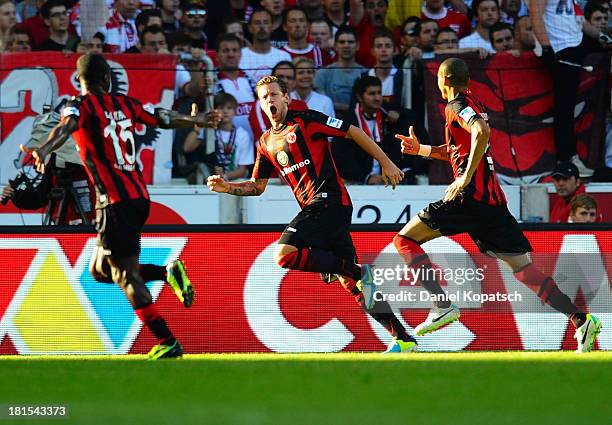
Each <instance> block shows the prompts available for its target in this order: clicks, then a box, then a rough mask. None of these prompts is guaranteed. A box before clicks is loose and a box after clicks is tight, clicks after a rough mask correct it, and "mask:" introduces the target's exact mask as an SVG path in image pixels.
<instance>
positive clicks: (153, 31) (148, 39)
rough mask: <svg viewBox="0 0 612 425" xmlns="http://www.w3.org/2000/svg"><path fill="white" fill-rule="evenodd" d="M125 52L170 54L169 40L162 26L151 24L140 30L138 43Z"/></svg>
mask: <svg viewBox="0 0 612 425" xmlns="http://www.w3.org/2000/svg"><path fill="white" fill-rule="evenodd" d="M125 53H144V54H149V55H151V54H153V55H155V54H168V53H170V50H168V42H167V41H166V35H165V34H164V31H163V30H162V27H161V26H156V25H153V26H149V27H145V28H143V29H142V31H139V32H138V44H137V45H135V46H132V47H130V48H129V49H127V50H126V51H125Z"/></svg>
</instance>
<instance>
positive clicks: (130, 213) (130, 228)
mask: <svg viewBox="0 0 612 425" xmlns="http://www.w3.org/2000/svg"><path fill="white" fill-rule="evenodd" d="M150 204H151V203H150V202H149V200H147V199H132V200H129V201H122V202H117V203H115V204H110V205H107V206H106V207H104V208H101V209H97V210H96V230H97V232H98V241H97V245H98V246H101V247H103V248H104V250H105V251H106V254H107V255H109V256H110V257H111V258H126V257H133V256H138V255H139V254H140V233H141V231H142V226H144V224H145V222H146V221H147V217H149V207H150Z"/></svg>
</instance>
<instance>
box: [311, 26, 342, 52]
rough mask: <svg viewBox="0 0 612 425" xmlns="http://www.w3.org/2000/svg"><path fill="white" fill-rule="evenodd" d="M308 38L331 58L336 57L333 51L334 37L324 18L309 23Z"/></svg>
mask: <svg viewBox="0 0 612 425" xmlns="http://www.w3.org/2000/svg"><path fill="white" fill-rule="evenodd" d="M310 39H311V40H312V42H313V43H314V45H315V46H317V47H318V48H319V49H321V51H322V52H323V54H324V55H328V56H329V57H330V58H331V59H332V60H334V58H335V57H336V52H334V37H333V35H332V30H331V27H330V26H329V24H328V23H327V21H326V20H325V19H318V20H316V21H312V22H311V23H310Z"/></svg>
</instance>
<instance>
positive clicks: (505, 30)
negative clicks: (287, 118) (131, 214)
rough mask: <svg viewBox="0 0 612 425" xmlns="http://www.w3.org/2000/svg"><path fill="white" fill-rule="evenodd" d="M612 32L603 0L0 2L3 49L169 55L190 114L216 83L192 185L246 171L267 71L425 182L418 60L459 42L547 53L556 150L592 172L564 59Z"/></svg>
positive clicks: (262, 126)
mask: <svg viewBox="0 0 612 425" xmlns="http://www.w3.org/2000/svg"><path fill="white" fill-rule="evenodd" d="M85 9H87V10H88V12H89V13H81V10H85ZM551 10H552V12H551ZM92 11H94V12H96V11H97V12H99V13H94V15H97V19H98V20H99V17H100V16H107V17H108V18H107V20H106V22H101V24H100V26H99V27H97V28H96V30H95V31H91V30H87V31H86V30H85V29H86V28H87V27H88V26H89V27H91V25H93V24H95V22H98V21H96V20H95V19H94V20H92V19H91V16H92V13H91V12H92ZM90 21H91V22H90ZM609 32H610V3H609V2H608V1H607V0H589V1H588V2H583V3H581V4H580V5H578V4H574V3H573V2H572V1H571V0H555V1H553V0H530V1H528V2H525V1H524V0H500V1H499V2H498V1H497V0H473V1H472V0H447V1H444V0H423V1H421V0H227V1H217V0H208V1H206V0H200V1H189V0H140V1H138V0H115V1H114V2H113V1H112V0H82V1H81V3H79V2H77V1H74V0H47V1H44V0H22V1H16V0H0V52H28V51H60V52H65V53H67V54H68V53H70V52H76V53H82V52H107V53H126V54H174V55H177V56H178V57H179V64H178V65H177V68H176V99H175V100H176V102H175V106H176V107H177V108H178V109H179V110H181V109H182V110H183V112H188V111H189V108H190V106H191V104H192V102H194V101H195V102H197V103H198V104H199V105H200V107H201V109H204V108H205V107H206V102H207V101H208V102H209V100H207V94H209V93H208V89H207V88H208V87H209V86H210V87H214V89H213V92H214V95H215V98H214V105H215V106H216V107H218V108H219V109H221V110H222V111H223V116H224V120H223V124H222V126H221V127H220V128H219V129H218V130H217V131H216V132H215V146H216V148H215V152H210V151H208V150H207V148H206V146H207V144H206V137H207V136H206V132H205V131H203V130H202V129H198V128H196V129H195V130H178V131H177V132H176V135H175V143H174V154H173V163H174V169H173V173H174V174H175V175H176V176H179V177H186V178H187V179H188V181H190V182H195V183H202V177H204V178H205V177H206V174H207V173H220V172H222V173H223V174H225V175H226V176H227V177H228V178H229V179H241V178H244V177H246V176H248V170H249V167H251V165H252V164H253V162H254V144H255V143H256V141H257V140H258V138H259V136H260V135H261V134H262V133H263V132H264V131H265V130H266V128H267V126H268V125H269V122H268V119H267V117H266V116H265V114H263V112H262V110H261V107H260V106H259V104H258V103H257V101H256V97H255V95H254V91H253V89H254V87H255V84H256V82H257V81H258V80H259V79H260V78H261V77H262V76H265V75H268V74H274V75H276V76H278V77H279V78H282V79H283V80H284V81H285V82H286V84H287V85H288V87H289V88H290V98H291V105H290V108H291V109H296V110H298V109H305V108H310V109H315V110H318V111H321V112H323V113H325V114H327V115H329V116H332V117H340V118H343V119H346V120H349V121H350V122H351V123H353V124H354V125H356V126H359V127H361V128H362V129H363V130H364V131H365V132H366V133H367V134H368V135H370V136H371V137H372V138H373V139H374V140H375V141H376V142H378V143H380V144H381V146H382V147H384V150H385V152H386V153H387V154H388V156H389V157H390V158H392V159H393V160H394V161H395V162H396V164H397V165H398V166H399V167H400V168H401V169H402V170H403V171H404V172H405V175H406V178H405V181H404V182H403V183H405V184H411V183H412V184H414V183H416V182H423V181H425V182H426V181H427V179H426V177H425V178H421V176H426V175H427V168H428V163H429V161H427V160H424V159H415V158H405V157H403V156H402V155H401V152H400V145H399V143H397V141H396V140H394V135H395V133H403V134H407V133H408V128H409V126H414V128H415V131H416V132H417V135H418V136H419V139H420V140H423V141H425V143H429V136H428V133H427V119H426V111H425V93H424V91H423V78H424V76H423V66H422V62H423V61H426V60H428V59H432V58H435V57H436V55H444V54H462V53H475V54H477V55H479V56H480V57H481V58H487V57H491V56H492V55H510V56H512V57H516V58H518V57H521V56H524V55H536V54H537V55H538V56H541V60H542V61H544V62H545V63H546V64H547V66H549V67H550V69H551V76H552V80H553V90H554V95H555V109H554V128H555V145H556V155H557V160H558V161H560V162H561V161H569V162H571V163H572V164H574V165H575V166H576V167H577V169H578V172H579V176H580V177H583V178H584V177H586V178H588V177H590V176H591V175H592V174H593V170H591V169H589V168H587V167H586V166H585V164H584V163H583V162H582V161H581V159H580V158H579V157H578V155H577V152H576V137H575V136H574V130H573V126H572V124H573V113H574V105H575V102H576V91H577V89H578V81H579V78H578V73H579V69H578V68H577V67H572V66H563V65H562V64H561V63H560V62H559V61H560V60H561V61H568V62H572V63H581V61H582V60H583V58H584V57H585V56H586V55H587V54H588V53H591V52H598V51H605V50H606V49H607V48H608V47H610V46H611V45H612V38H610V37H609V35H608V34H609ZM205 55H206V56H209V57H210V58H211V59H212V60H213V62H214V67H215V73H214V78H210V77H209V78H206V77H205V73H204V72H203V71H204V70H205V66H206V65H205V61H204V60H203V57H204V56H205ZM209 134H210V132H209ZM209 137H210V136H209ZM602 143H603V141H602ZM332 146H333V149H334V151H336V152H337V158H338V161H337V166H338V167H339V170H340V173H341V175H342V176H343V178H345V179H346V181H347V182H350V183H353V184H381V183H382V178H381V175H380V166H379V164H377V163H376V161H372V160H371V159H370V160H369V161H366V160H362V159H363V158H361V156H362V154H363V152H360V151H359V149H358V148H357V147H356V146H352V145H350V144H342V145H341V144H333V141H332ZM606 156H612V155H606ZM610 162H611V164H607V165H612V161H610ZM550 171H551V172H552V171H553V170H550Z"/></svg>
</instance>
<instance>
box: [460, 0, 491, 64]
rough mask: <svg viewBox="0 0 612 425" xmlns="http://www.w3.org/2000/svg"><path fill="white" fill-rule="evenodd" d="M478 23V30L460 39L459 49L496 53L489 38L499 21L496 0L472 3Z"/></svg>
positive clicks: (479, 0) (477, 0)
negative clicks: (471, 48)
mask: <svg viewBox="0 0 612 425" xmlns="http://www.w3.org/2000/svg"><path fill="white" fill-rule="evenodd" d="M472 7H473V9H472V10H473V11H474V16H475V18H476V21H477V22H478V23H477V24H476V30H475V31H474V32H473V33H472V34H471V35H468V36H467V37H463V38H460V39H459V47H461V48H465V47H481V48H483V49H486V50H487V51H488V52H489V53H492V54H493V53H495V50H494V49H493V46H491V41H490V37H489V30H490V29H491V27H492V26H493V25H494V24H495V23H496V22H498V21H499V5H498V4H497V1H496V0H474V2H473V3H472Z"/></svg>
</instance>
